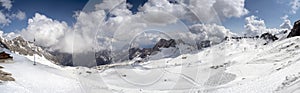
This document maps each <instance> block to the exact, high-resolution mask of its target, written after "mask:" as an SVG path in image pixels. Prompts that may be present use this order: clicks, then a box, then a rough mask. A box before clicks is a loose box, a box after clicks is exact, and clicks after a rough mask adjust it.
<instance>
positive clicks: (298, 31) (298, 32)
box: [287, 20, 300, 38]
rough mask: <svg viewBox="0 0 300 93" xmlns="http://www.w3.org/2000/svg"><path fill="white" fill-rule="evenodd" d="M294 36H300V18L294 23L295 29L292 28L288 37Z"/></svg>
mask: <svg viewBox="0 0 300 93" xmlns="http://www.w3.org/2000/svg"><path fill="white" fill-rule="evenodd" d="M294 36H300V20H298V21H296V22H295V23H294V26H293V29H292V30H291V32H290V33H289V35H288V36H287V38H290V37H294Z"/></svg>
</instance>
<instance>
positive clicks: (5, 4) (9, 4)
mask: <svg viewBox="0 0 300 93" xmlns="http://www.w3.org/2000/svg"><path fill="white" fill-rule="evenodd" d="M0 3H1V5H2V7H4V8H6V9H8V10H9V9H10V8H11V7H12V1H11V0H0Z"/></svg>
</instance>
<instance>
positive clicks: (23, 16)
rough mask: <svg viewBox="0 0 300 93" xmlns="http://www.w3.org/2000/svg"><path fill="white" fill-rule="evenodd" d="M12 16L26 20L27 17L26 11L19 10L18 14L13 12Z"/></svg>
mask: <svg viewBox="0 0 300 93" xmlns="http://www.w3.org/2000/svg"><path fill="white" fill-rule="evenodd" d="M11 17H13V18H17V19H18V20H24V19H25V18H26V14H25V12H22V11H18V12H17V13H16V14H12V15H11Z"/></svg>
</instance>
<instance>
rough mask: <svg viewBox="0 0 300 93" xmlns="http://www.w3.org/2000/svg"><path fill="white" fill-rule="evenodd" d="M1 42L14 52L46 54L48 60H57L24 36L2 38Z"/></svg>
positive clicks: (3, 46)
mask: <svg viewBox="0 0 300 93" xmlns="http://www.w3.org/2000/svg"><path fill="white" fill-rule="evenodd" d="M0 44H1V47H2V48H6V49H8V50H10V51H12V52H15V53H19V54H21V55H30V56H32V55H33V54H37V55H39V56H44V57H45V58H46V59H48V60H52V61H53V62H57V59H56V58H55V57H54V56H52V55H51V54H49V53H48V52H47V51H44V50H43V49H42V48H41V47H38V46H35V45H34V44H33V43H32V42H28V41H26V40H24V39H23V38H22V37H20V36H19V37H16V38H14V39H12V40H6V39H3V38H0Z"/></svg>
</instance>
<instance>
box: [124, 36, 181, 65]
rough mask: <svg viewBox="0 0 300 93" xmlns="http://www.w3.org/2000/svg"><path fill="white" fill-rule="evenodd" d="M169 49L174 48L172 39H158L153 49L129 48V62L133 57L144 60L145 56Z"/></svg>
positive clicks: (174, 43)
mask: <svg viewBox="0 0 300 93" xmlns="http://www.w3.org/2000/svg"><path fill="white" fill-rule="evenodd" d="M169 47H176V41H175V40H174V39H170V40H166V39H160V40H159V41H158V42H157V43H156V44H155V46H154V47H153V48H142V49H140V48H131V49H129V60H132V59H133V58H135V57H140V58H146V57H147V56H149V55H152V54H154V53H155V52H157V51H160V48H169Z"/></svg>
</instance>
